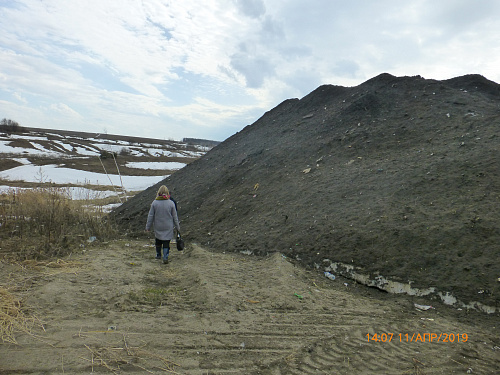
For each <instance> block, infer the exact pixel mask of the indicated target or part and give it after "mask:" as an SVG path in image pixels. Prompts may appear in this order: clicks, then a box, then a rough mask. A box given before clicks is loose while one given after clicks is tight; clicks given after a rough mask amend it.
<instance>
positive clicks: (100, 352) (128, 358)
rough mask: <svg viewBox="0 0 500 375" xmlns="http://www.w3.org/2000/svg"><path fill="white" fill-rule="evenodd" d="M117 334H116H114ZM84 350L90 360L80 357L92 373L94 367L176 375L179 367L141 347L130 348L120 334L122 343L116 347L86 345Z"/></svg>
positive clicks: (113, 371) (104, 344)
mask: <svg viewBox="0 0 500 375" xmlns="http://www.w3.org/2000/svg"><path fill="white" fill-rule="evenodd" d="M89 333H91V332H86V333H83V335H82V332H80V333H79V335H78V336H79V337H88V336H87V334H89ZM114 333H118V332H114ZM84 346H85V348H87V350H88V351H89V354H90V358H84V357H80V358H81V359H83V360H84V361H86V362H88V363H90V366H91V371H92V372H94V368H95V367H102V368H105V369H107V370H108V371H110V372H112V373H113V374H117V373H119V372H120V371H121V370H122V369H123V368H124V367H126V366H130V367H136V368H138V369H141V370H143V371H145V372H147V373H150V374H155V373H157V371H158V370H160V371H163V372H166V373H170V374H178V372H176V371H175V369H176V367H180V365H178V364H176V363H174V362H172V361H170V360H168V359H166V358H164V357H162V356H160V355H157V354H154V353H151V352H149V351H147V350H145V349H143V347H134V346H130V345H129V343H128V342H127V338H126V336H125V334H122V341H121V342H120V343H119V344H118V345H112V344H110V343H103V344H101V345H95V344H94V345H87V344H84Z"/></svg>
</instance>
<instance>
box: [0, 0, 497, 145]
mask: <svg viewBox="0 0 500 375" xmlns="http://www.w3.org/2000/svg"><path fill="white" fill-rule="evenodd" d="M498 19H500V1H498V0H404V1H402V0H349V1H346V0H343V1H339V0H203V1H199V0H197V1H195V0H182V1H181V0H85V1H83V0H72V1H70V0H0V118H6V119H11V120H14V121H16V122H18V123H19V124H20V125H22V126H26V127H37V128H51V129H63V130H77V131H87V132H96V133H108V134H120V135H129V136H139V137H150V138H157V139H172V140H182V139H183V138H186V137H189V138H203V139H210V140H217V141H223V140H225V139H226V138H228V137H230V136H231V135H233V134H235V133H236V132H238V131H240V130H241V129H243V128H244V127H245V126H247V125H249V124H252V123H253V122H254V121H256V120H257V119H258V118H259V117H261V116H262V115H263V114H264V113H265V112H266V111H269V110H271V109H272V108H274V107H275V106H277V105H278V104H279V103H281V102H282V101H283V100H286V99H289V98H302V97H304V96H305V95H307V94H308V93H309V92H311V91H313V90H314V89H316V88H317V87H318V86H320V85H322V84H333V85H340V86H356V85H359V84H361V83H363V82H364V81H366V80H368V79H370V78H373V77H375V76H377V75H378V74H381V73H390V74H392V75H395V76H414V75H421V76H423V77H424V78H428V79H439V80H441V79H448V78H453V77H457V76H461V75H464V74H481V75H483V76H485V77H486V78H488V79H490V80H492V81H495V82H497V83H499V82H500V22H498Z"/></svg>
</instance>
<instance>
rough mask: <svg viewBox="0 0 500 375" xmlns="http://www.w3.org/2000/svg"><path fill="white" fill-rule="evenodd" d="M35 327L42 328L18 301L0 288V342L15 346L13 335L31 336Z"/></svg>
mask: <svg viewBox="0 0 500 375" xmlns="http://www.w3.org/2000/svg"><path fill="white" fill-rule="evenodd" d="M35 326H39V327H42V328H43V326H42V324H41V323H40V321H39V320H38V319H37V318H36V317H35V316H34V315H31V314H29V313H27V312H26V311H25V309H24V308H23V306H22V302H21V300H20V299H18V298H16V297H15V296H14V295H13V294H11V293H10V292H9V291H8V290H7V289H5V288H3V287H0V338H1V340H2V342H7V343H11V344H17V341H16V338H15V333H16V332H24V333H27V334H30V335H31V331H32V329H33V328H34V327H35Z"/></svg>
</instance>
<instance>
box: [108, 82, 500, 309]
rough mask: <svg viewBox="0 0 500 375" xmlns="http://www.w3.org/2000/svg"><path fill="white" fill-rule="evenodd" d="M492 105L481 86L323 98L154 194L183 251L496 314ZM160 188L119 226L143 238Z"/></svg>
mask: <svg viewBox="0 0 500 375" xmlns="http://www.w3.org/2000/svg"><path fill="white" fill-rule="evenodd" d="M499 99H500V85H498V84H497V83H495V82H491V81H489V80H487V79H486V78H484V77H482V76H479V75H467V76H463V77H457V78H453V79H450V80H444V81H439V80H429V79H424V78H422V77H420V76H416V77H394V76H392V75H390V74H381V75H379V76H377V77H375V78H372V79H370V80H368V81H366V82H364V83H363V84H361V85H359V86H356V87H349V88H348V87H340V86H333V85H324V86H320V87H318V88H317V89H316V90H314V91H313V92H311V93H310V94H308V95H307V96H305V97H304V98H302V99H300V100H299V99H289V100H286V101H284V102H283V103H281V104H279V105H278V106H277V107H276V108H274V109H272V110H271V111H269V112H266V113H265V114H264V115H263V116H262V117H261V118H260V119H258V120H257V121H256V122H255V123H254V124H252V125H249V126H247V127H245V128H244V129H243V130H242V131H240V132H239V133H237V134H235V135H233V136H232V137H230V138H228V139H227V140H226V141H224V142H223V143H221V144H220V145H218V146H217V147H215V148H214V149H212V150H211V151H209V152H208V153H207V154H206V155H205V156H204V157H202V158H200V159H198V160H196V161H195V162H193V163H191V164H189V165H187V166H186V167H185V168H183V169H181V170H179V171H178V172H176V173H175V174H173V175H172V176H170V177H169V178H167V179H166V180H164V181H162V182H161V183H160V184H166V185H167V186H168V187H169V188H170V189H171V191H172V193H173V196H174V197H175V198H176V200H177V202H178V205H179V214H180V217H181V220H182V223H181V227H182V228H183V231H184V233H183V235H184V237H185V239H186V240H187V241H191V242H197V243H200V244H202V245H203V246H205V247H209V248H213V249H215V250H220V251H249V252H253V253H255V254H267V253H270V252H280V253H283V254H285V255H286V256H288V257H293V258H297V259H300V260H302V261H303V262H304V263H305V264H306V265H311V266H316V267H318V268H323V267H330V268H331V267H332V263H335V262H339V263H342V265H343V268H342V269H343V270H344V271H346V272H348V271H352V270H355V271H356V272H358V273H362V274H366V275H369V276H370V278H371V280H379V281H380V280H382V281H380V283H379V284H377V286H381V285H382V286H383V285H386V284H387V282H386V281H384V280H386V279H390V280H394V281H398V282H401V283H410V284H411V287H413V288H431V289H428V290H432V291H433V292H435V294H440V295H441V297H443V296H449V294H450V293H451V294H452V295H453V296H454V297H456V298H458V300H460V301H463V302H464V303H466V304H474V305H475V306H482V305H483V304H484V305H488V306H493V307H494V308H495V307H497V308H498V306H499V301H500V283H499V282H498V280H497V279H498V278H499V277H500V266H499V263H498V259H499V253H500V251H499V244H500V227H499V225H498V223H499V219H498V212H500V195H499V191H500V169H499V168H498V166H499V164H500V163H499V162H500V160H499V159H500V156H499V153H498V150H499V149H500V144H499V143H500V142H499V137H498V130H499V126H500V110H499V105H498V103H499ZM160 184H158V185H155V186H152V187H150V188H149V189H147V190H145V191H144V192H142V193H140V194H138V195H136V196H135V197H134V198H133V199H131V200H129V201H128V202H127V203H125V204H123V205H122V206H120V207H119V208H117V209H116V210H115V211H114V212H113V213H112V215H113V216H114V217H115V218H116V220H117V221H118V223H119V224H120V225H122V226H123V227H124V228H127V229H128V230H133V231H142V230H143V227H144V225H145V222H146V216H147V212H148V210H149V206H150V204H151V201H152V200H153V198H154V196H155V192H156V190H157V188H158V187H159V185H160ZM346 265H349V267H350V268H349V267H347V266H346ZM339 269H340V268H339ZM338 272H341V271H338ZM374 285H375V284H374ZM436 298H437V297H436ZM450 298H451V297H450ZM451 302H453V298H451Z"/></svg>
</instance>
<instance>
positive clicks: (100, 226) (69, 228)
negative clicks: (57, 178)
mask: <svg viewBox="0 0 500 375" xmlns="http://www.w3.org/2000/svg"><path fill="white" fill-rule="evenodd" d="M71 198H72V197H71V191H70V190H68V189H64V188H56V187H44V188H37V189H31V190H22V189H11V190H9V191H8V192H7V193H5V194H2V195H1V197H0V226H1V227H2V233H1V234H0V241H1V246H0V247H1V249H2V250H1V251H2V254H3V256H5V257H10V258H17V259H48V258H51V257H61V256H64V255H67V254H69V253H70V252H72V251H73V249H74V248H75V246H80V245H82V244H85V245H87V243H86V240H87V239H89V238H90V237H96V238H98V239H101V240H103V239H106V238H110V237H111V236H113V235H114V234H115V233H116V231H115V230H114V228H113V225H112V224H111V223H110V222H109V220H107V219H106V215H105V213H104V209H103V207H102V206H99V203H98V202H97V200H96V199H93V198H92V197H91V196H87V197H86V198H85V199H83V200H78V201H76V200H73V199H71ZM89 205H92V208H91V209H90V208H89Z"/></svg>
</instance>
